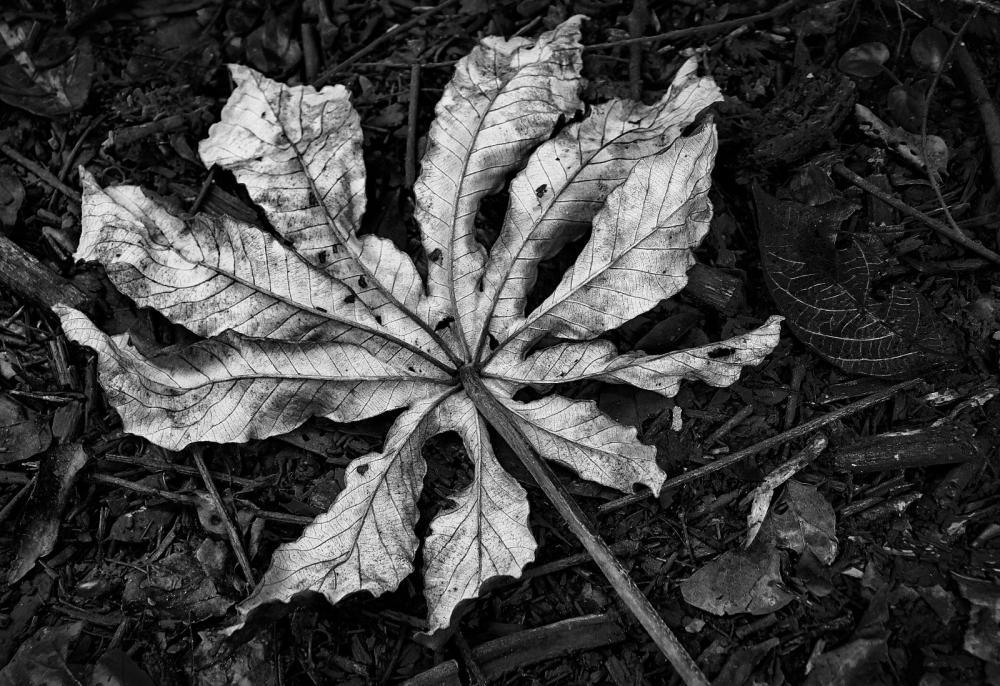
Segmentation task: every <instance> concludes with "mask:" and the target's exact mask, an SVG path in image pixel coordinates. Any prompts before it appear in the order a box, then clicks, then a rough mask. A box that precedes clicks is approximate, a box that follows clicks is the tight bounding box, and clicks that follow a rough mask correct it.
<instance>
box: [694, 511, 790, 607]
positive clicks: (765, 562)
mask: <svg viewBox="0 0 1000 686" xmlns="http://www.w3.org/2000/svg"><path fill="white" fill-rule="evenodd" d="M681 595H682V596H684V600H686V601H687V602H688V603H690V604H691V605H694V606H695V607H697V608H699V609H701V610H705V611H706V612H711V613H712V614H714V615H735V614H740V613H742V612H749V613H750V614H752V615H763V614H767V613H768V612H775V611H776V610H780V609H781V608H783V607H784V606H785V605H787V604H788V603H790V602H791V601H792V599H793V598H794V596H793V595H792V594H791V593H789V592H788V590H787V589H786V588H785V585H784V583H783V582H782V580H781V562H780V556H779V554H778V551H777V550H776V549H775V546H774V530H773V528H772V526H771V524H770V522H765V523H764V526H763V528H762V529H761V532H760V534H759V535H758V536H757V538H755V539H754V542H753V544H751V546H750V547H749V548H747V549H746V550H743V549H739V550H729V551H726V552H724V553H722V555H720V556H719V557H717V558H716V559H715V560H713V561H711V562H709V563H708V564H707V565H705V566H704V567H702V568H701V569H699V570H698V571H697V572H695V573H694V574H692V575H691V576H690V577H688V578H687V579H686V580H685V581H684V582H683V583H682V584H681Z"/></svg>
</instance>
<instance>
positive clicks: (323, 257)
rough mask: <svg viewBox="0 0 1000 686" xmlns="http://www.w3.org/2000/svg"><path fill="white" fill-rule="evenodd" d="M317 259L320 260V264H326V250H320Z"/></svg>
mask: <svg viewBox="0 0 1000 686" xmlns="http://www.w3.org/2000/svg"><path fill="white" fill-rule="evenodd" d="M316 259H317V260H319V263H320V264H326V250H320V251H319V253H318V254H317V255H316Z"/></svg>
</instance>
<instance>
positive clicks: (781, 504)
mask: <svg viewBox="0 0 1000 686" xmlns="http://www.w3.org/2000/svg"><path fill="white" fill-rule="evenodd" d="M771 517H772V518H773V519H774V533H775V536H776V537H777V542H778V546H780V547H782V548H788V549H790V550H794V551H795V552H797V553H799V554H800V555H801V554H802V553H804V552H805V551H806V550H811V551H812V552H813V553H814V554H815V555H816V557H818V558H819V559H820V560H821V561H822V562H823V563H824V564H830V563H832V562H833V560H834V559H835V558H836V557H837V547H838V546H837V518H836V515H834V512H833V506H832V505H830V503H829V502H827V500H826V498H824V497H823V496H822V495H821V494H820V492H819V491H818V490H816V487H815V486H811V485H809V484H803V483H800V482H798V481H796V480H795V479H791V480H789V481H788V483H786V484H785V493H784V495H782V497H781V500H779V501H778V502H777V503H776V504H775V507H774V508H773V509H772V511H771Z"/></svg>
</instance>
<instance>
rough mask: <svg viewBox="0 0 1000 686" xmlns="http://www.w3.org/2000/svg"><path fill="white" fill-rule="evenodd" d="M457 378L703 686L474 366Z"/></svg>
mask: <svg viewBox="0 0 1000 686" xmlns="http://www.w3.org/2000/svg"><path fill="white" fill-rule="evenodd" d="M459 376H460V378H461V380H462V385H463V386H464V387H465V392H466V393H467V394H468V396H469V397H470V398H471V399H472V402H473V403H475V405H476V408H477V409H478V410H479V411H480V412H481V413H482V415H483V416H484V417H485V418H486V420H487V421H488V422H489V423H490V424H491V425H492V426H493V427H494V428H495V429H496V430H497V431H498V432H499V433H500V435H501V436H503V438H504V440H505V441H507V444H508V445H509V446H510V447H511V449H512V450H513V451H514V452H515V453H516V454H517V456H518V457H519V458H520V459H521V462H523V463H524V466H525V467H527V469H528V471H529V472H531V475H532V476H533V477H534V478H535V481H536V482H537V483H538V485H539V486H540V487H541V489H542V491H544V492H545V495H546V496H547V497H548V499H549V501H550V502H551V503H552V504H553V505H554V506H555V508H556V510H558V511H559V514H560V515H562V518H563V519H565V520H566V523H567V524H568V525H569V528H570V530H571V531H572V532H573V534H574V535H575V536H576V537H577V538H578V539H579V540H580V543H582V544H583V547H584V548H586V550H587V552H588V553H590V555H591V557H592V558H593V559H594V562H596V563H597V566H598V567H600V568H601V572H603V573H604V576H606V577H607V579H608V581H610V582H611V585H612V586H613V587H614V589H615V591H617V593H618V595H619V597H620V598H621V599H622V601H623V602H624V603H625V605H626V606H627V607H628V609H629V610H631V612H632V614H633V615H634V616H635V618H636V619H638V620H639V622H640V623H641V624H642V626H643V628H645V629H646V632H647V633H648V634H649V636H650V638H652V639H653V641H654V642H655V643H656V645H657V646H659V648H660V650H662V651H663V654H664V655H665V656H666V657H667V659H668V660H670V664H672V665H673V667H674V669H675V670H676V671H677V673H678V674H679V675H680V677H681V678H682V679H683V680H684V683H685V684H688V686H708V679H706V678H705V675H704V674H702V672H701V670H700V669H699V668H698V665H697V664H695V661H694V660H693V659H691V656H690V655H688V653H687V651H686V650H684V646H682V645H681V644H680V642H679V641H678V640H677V637H676V636H674V633H673V632H672V631H671V630H670V627H668V626H667V625H666V622H664V621H663V618H662V617H660V615H659V614H658V613H657V612H656V609H655V608H653V606H652V604H651V603H650V602H649V599H648V598H646V596H644V595H643V594H642V591H640V590H639V587H638V586H636V584H635V582H634V581H633V580H632V578H631V577H630V576H629V575H628V572H627V571H626V570H625V568H624V567H623V566H622V564H621V562H619V561H618V558H616V557H615V556H614V554H613V553H612V552H611V550H610V548H608V545H607V543H605V542H604V540H603V539H602V538H601V537H600V534H598V533H597V530H596V529H595V528H594V525H593V524H592V523H591V522H590V520H588V519H587V516H586V515H585V514H584V512H583V510H581V509H580V506H579V505H578V504H577V503H576V501H575V500H573V497H572V496H571V495H570V493H569V491H567V490H566V487H565V486H564V485H563V484H562V482H560V481H559V479H558V477H556V475H555V474H554V473H553V471H552V468H551V467H549V466H548V464H546V463H545V462H544V461H543V460H541V459H540V458H539V457H538V455H536V454H535V451H534V449H533V448H532V447H531V444H530V443H529V442H528V439H527V438H525V436H524V434H523V433H522V432H521V430H520V429H519V428H518V426H517V425H516V424H515V423H514V421H513V420H512V419H511V417H510V415H509V414H508V413H507V411H506V410H505V409H504V407H503V406H502V405H501V404H500V403H499V402H498V401H497V399H496V398H494V397H493V394H492V393H490V391H489V389H487V388H486V386H485V385H484V384H483V382H482V379H480V378H479V374H478V370H477V369H476V368H475V367H473V366H470V365H466V366H464V367H462V369H461V370H459Z"/></svg>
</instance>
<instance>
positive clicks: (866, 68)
mask: <svg viewBox="0 0 1000 686" xmlns="http://www.w3.org/2000/svg"><path fill="white" fill-rule="evenodd" d="M888 59H889V48H887V47H885V45H884V44H882V43H863V44H862V45H858V46H856V47H853V48H851V49H850V50H848V51H847V52H845V53H844V54H843V56H841V58H840V60H839V61H838V62H837V68H839V69H840V71H842V72H846V73H848V74H850V75H851V76H858V77H860V78H871V77H873V76H878V75H879V74H881V73H882V72H884V71H888V70H887V69H886V68H885V67H884V66H883V65H884V64H885V63H886V61H887V60H888Z"/></svg>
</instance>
